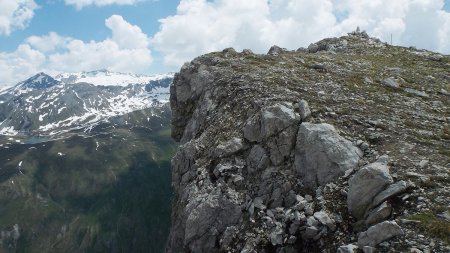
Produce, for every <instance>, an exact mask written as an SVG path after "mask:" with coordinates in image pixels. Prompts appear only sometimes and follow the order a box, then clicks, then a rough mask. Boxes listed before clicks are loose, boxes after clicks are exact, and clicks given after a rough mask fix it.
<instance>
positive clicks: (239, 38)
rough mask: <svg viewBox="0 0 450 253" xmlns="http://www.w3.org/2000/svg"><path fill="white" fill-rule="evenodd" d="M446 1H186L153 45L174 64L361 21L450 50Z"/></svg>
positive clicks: (294, 41)
mask: <svg viewBox="0 0 450 253" xmlns="http://www.w3.org/2000/svg"><path fill="white" fill-rule="evenodd" d="M443 6H444V2H443V0H316V1H310V0H270V1H267V0H245V1H242V0H209V1H208V0H181V2H180V4H179V5H178V8H177V13H176V14H175V15H173V16H169V17H166V18H164V19H161V20H160V23H161V25H160V30H159V32H157V33H156V34H155V35H154V36H153V38H152V45H153V46H154V47H155V49H157V50H158V51H160V52H161V53H162V54H163V56H164V63H165V64H166V65H168V66H173V67H179V66H181V64H182V63H183V62H185V61H188V60H191V59H192V58H193V57H195V56H197V55H200V54H203V53H206V52H209V51H217V50H221V49H223V48H225V47H230V46H232V47H235V48H236V49H239V50H240V49H243V48H250V49H253V50H254V51H256V52H259V53H262V52H266V51H267V50H268V49H269V47H270V46H271V45H274V44H276V45H279V46H282V47H287V48H289V49H296V48H298V47H300V46H308V44H309V43H312V42H315V41H317V40H319V39H322V38H324V37H331V36H340V35H343V34H346V33H347V32H350V31H353V30H354V29H355V28H356V27H357V26H360V27H361V28H362V29H365V30H366V31H367V32H368V33H369V35H371V36H375V37H379V38H380V39H382V40H384V41H390V35H391V34H392V35H393V42H394V44H397V45H403V46H417V47H418V48H426V49H430V50H439V51H441V52H444V53H449V52H450V14H449V13H448V12H445V11H444V10H443Z"/></svg>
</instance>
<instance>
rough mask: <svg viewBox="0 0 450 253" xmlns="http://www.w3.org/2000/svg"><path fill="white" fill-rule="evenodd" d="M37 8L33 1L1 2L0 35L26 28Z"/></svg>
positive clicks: (15, 0) (8, 0)
mask: <svg viewBox="0 0 450 253" xmlns="http://www.w3.org/2000/svg"><path fill="white" fill-rule="evenodd" d="M37 7H38V6H37V4H36V3H35V2H34V0H1V1H0V35H9V34H10V33H11V32H12V31H14V30H17V29H24V28H25V27H27V26H28V24H29V22H30V20H31V19H32V18H33V16H34V10H35V9H36V8H37Z"/></svg>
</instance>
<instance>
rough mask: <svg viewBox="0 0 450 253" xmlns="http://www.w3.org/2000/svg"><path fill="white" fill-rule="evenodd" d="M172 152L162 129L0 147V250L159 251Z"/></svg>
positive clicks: (165, 229) (164, 234)
mask: <svg viewBox="0 0 450 253" xmlns="http://www.w3.org/2000/svg"><path fill="white" fill-rule="evenodd" d="M97 143H98V146H97ZM174 150H175V143H174V142H173V141H172V140H171V139H170V138H169V137H168V134H167V130H165V129H164V128H160V129H158V130H157V131H153V130H149V129H146V128H135V129H132V130H129V129H125V128H121V129H115V130H114V131H112V132H111V133H109V134H102V135H97V136H94V137H87V138H84V137H79V136H75V137H71V138H69V139H65V140H56V141H51V142H46V143H40V144H34V145H28V144H11V145H9V148H8V149H2V150H1V152H0V168H1V169H0V203H1V204H0V231H11V230H12V228H13V226H14V225H15V224H19V227H20V233H21V236H20V238H19V240H18V241H15V240H13V239H5V240H3V243H2V244H0V252H3V251H6V252H105V251H108V252H149V251H150V252H162V250H163V249H164V246H165V239H166V237H167V234H168V232H169V231H168V229H169V222H170V196H171V188H170V160H169V159H170V157H171V156H172V154H173V153H174ZM58 153H59V154H58ZM61 154H63V155H61ZM21 161H22V166H21V168H20V171H19V169H18V164H19V163H20V162H21ZM22 173H23V174H22ZM0 243H1V241H0Z"/></svg>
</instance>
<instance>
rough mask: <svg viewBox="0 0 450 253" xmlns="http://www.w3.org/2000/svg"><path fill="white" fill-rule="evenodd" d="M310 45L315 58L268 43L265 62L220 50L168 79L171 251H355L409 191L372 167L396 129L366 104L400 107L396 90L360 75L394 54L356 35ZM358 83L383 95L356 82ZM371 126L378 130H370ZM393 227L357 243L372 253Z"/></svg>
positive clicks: (247, 54)
mask: <svg viewBox="0 0 450 253" xmlns="http://www.w3.org/2000/svg"><path fill="white" fill-rule="evenodd" d="M317 45H318V46H317V48H316V49H317V50H309V51H310V52H309V51H307V50H299V51H297V52H289V51H286V50H283V49H280V48H277V47H273V48H272V49H271V51H270V53H269V54H268V55H255V54H253V53H251V52H250V51H245V52H243V53H237V52H236V51H235V50H233V49H225V50H224V51H222V52H217V53H210V54H208V55H204V56H201V57H198V58H196V59H194V60H193V61H192V62H190V63H186V64H185V65H184V66H183V67H182V69H181V70H180V72H179V73H177V74H176V75H175V78H174V82H173V85H172V86H171V97H170V103H171V108H172V116H173V118H172V137H173V138H174V139H175V140H177V141H178V142H180V146H179V149H178V152H177V154H176V155H175V157H174V158H173V160H172V185H173V187H174V190H175V196H174V202H173V210H172V227H171V234H170V237H169V241H168V246H167V252H297V251H299V252H306V251H307V252H322V251H323V250H327V251H329V252H336V251H337V249H338V248H339V247H340V246H342V248H346V247H347V248H352V249H353V248H355V247H356V248H357V246H356V245H357V244H358V242H357V241H356V238H358V236H357V232H359V231H363V230H367V229H368V228H369V226H372V227H373V226H376V225H378V224H380V223H381V222H383V221H384V220H386V219H390V218H391V216H390V215H391V213H393V212H392V209H393V208H394V207H392V206H391V204H390V199H392V198H394V197H395V196H397V195H399V194H401V193H403V192H404V191H406V189H407V188H408V187H407V186H406V185H405V184H404V182H403V183H393V182H394V179H393V178H392V176H391V175H390V172H389V170H388V169H387V158H386V157H385V158H386V160H384V161H385V162H386V163H383V164H382V165H379V166H378V165H377V164H376V163H373V162H375V161H376V158H378V157H379V153H378V152H384V151H389V150H390V149H391V148H393V147H392V146H390V147H387V146H384V143H385V142H384V139H385V138H386V137H387V136H390V135H393V134H394V132H391V131H392V130H393V128H391V126H390V125H389V126H388V127H386V126H384V125H383V124H382V123H380V122H387V120H388V119H392V118H395V117H393V111H390V112H388V113H386V112H384V111H381V108H377V107H376V106H378V105H380V104H376V105H371V106H367V105H366V104H365V103H372V102H366V100H367V96H368V91H371V92H374V95H373V96H374V97H373V98H372V99H375V97H376V98H379V99H381V98H382V99H383V101H384V102H385V103H390V102H392V105H394V104H398V103H399V102H398V101H394V100H396V99H397V96H399V95H398V94H392V93H393V92H399V90H398V89H397V90H395V89H391V88H389V87H385V86H384V85H383V84H382V80H384V79H385V78H384V76H380V78H379V79H376V78H375V77H373V76H366V75H365V73H366V72H364V71H367V70H366V69H367V68H368V67H367V66H375V60H368V59H366V58H365V57H367V58H370V57H379V58H382V57H383V54H384V53H383V52H385V53H386V54H388V52H389V53H392V54H394V53H397V51H395V50H397V48H393V47H387V46H386V45H385V44H383V43H381V42H379V40H376V39H371V38H369V37H368V36H366V35H364V36H363V35H361V34H360V33H356V34H351V35H350V36H346V37H342V38H335V39H331V40H324V41H322V42H320V43H318V44H317ZM311 48H313V46H312V47H311ZM389 50H394V51H393V52H391V51H389ZM410 54H413V53H412V52H410ZM391 57H392V56H389V57H387V58H388V59H391ZM379 58H377V60H379ZM352 60H355V61H357V62H358V63H355V64H353V65H350V63H349V62H351V61H352ZM317 64H319V65H321V66H324V68H321V69H318V68H315V67H314V66H315V65H317ZM376 68H380V66H379V65H378V63H377V64H376ZM356 71H358V72H357V73H359V74H360V75H361V76H358V77H357V78H356V77H355V75H353V73H354V72H356ZM374 71H375V72H376V70H370V71H367V75H369V74H372V73H374ZM361 73H363V74H361ZM380 73H381V72H380ZM382 73H384V72H382ZM383 75H384V74H383ZM355 78H356V79H357V81H355ZM364 80H370V82H372V84H367V85H373V86H375V87H376V89H379V91H375V90H374V87H366V88H365V89H366V90H358V89H357V88H355V87H354V86H352V85H360V82H364ZM372 80H377V82H378V83H377V84H373V81H372ZM350 82H355V84H353V83H351V85H350V84H349V83H350ZM402 85H405V84H402ZM358 87H359V86H358ZM410 94H411V93H409V95H407V96H406V97H408V96H410ZM380 97H381V98H380ZM386 97H388V98H386ZM422 98H423V97H421V98H420V99H422ZM369 99H370V98H369ZM390 99H392V100H393V101H390ZM402 99H404V98H402ZM387 107H388V108H392V106H387ZM409 109H411V108H410V107H409V106H408V107H406V106H405V107H402V110H409ZM375 115H376V116H377V117H378V118H380V121H375V119H376V118H377V117H375ZM366 121H369V122H371V123H363V122H366ZM325 122H326V123H325ZM392 122H393V121H392ZM397 123H398V122H397ZM385 124H391V123H385ZM392 124H396V123H392ZM366 125H367V126H366ZM372 126H375V128H377V129H375V128H374V129H373V130H368V129H366V128H369V127H372ZM403 135H407V133H403V132H402V133H400V134H398V135H397V136H403ZM360 139H363V140H360ZM377 145H378V146H377ZM358 146H359V147H361V148H359V147H358ZM393 146H395V145H393ZM375 148H377V149H378V150H379V151H376V150H375ZM362 150H363V151H362ZM391 155H392V156H391ZM391 155H390V158H391V159H397V158H398V156H397V154H396V152H391ZM369 163H373V164H370V165H368V164H369ZM377 166H378V167H380V166H381V167H383V166H385V167H383V168H381V169H380V171H381V172H383V173H384V174H383V173H382V174H383V175H384V177H383V178H386V180H381V181H380V182H378V181H376V182H375V181H373V182H372V180H371V179H370V174H371V173H372V174H373V173H375V174H376V172H377V170H375V169H376V167H377ZM366 167H367V168H369V169H367V168H366ZM374 168H375V169H374ZM365 170H368V171H367V172H364V171H365ZM374 170H375V171H374ZM383 175H381V176H383ZM397 176H398V175H397ZM349 178H352V179H351V180H350V188H349V182H348V180H349ZM374 178H376V176H374ZM365 185H368V186H370V187H371V188H370V189H365ZM372 186H373V187H372ZM366 191H367V193H365V192H366ZM347 195H348V198H347ZM347 203H348V204H347ZM351 215H353V216H354V217H355V218H357V219H358V220H359V221H360V222H359V223H358V226H355V227H353V223H354V221H355V220H354V219H353V218H351ZM366 219H367V220H366ZM389 224H390V223H389ZM379 227H380V226H378V227H376V228H379ZM381 227H382V226H381ZM398 228H399V229H397V228H396V232H395V233H392V234H391V235H390V236H387V237H376V236H375V235H373V233H374V232H373V231H378V230H377V229H375V230H374V229H373V228H372V229H371V230H370V231H369V230H368V231H369V232H367V231H366V234H367V235H369V234H370V236H369V238H371V239H370V240H369V241H370V242H368V243H366V242H364V243H360V244H359V245H360V246H361V247H363V246H367V245H370V246H371V247H372V246H374V247H376V246H377V245H378V244H379V243H381V242H382V241H385V240H392V237H394V238H395V236H396V235H402V234H403V233H400V231H402V229H403V228H401V227H398ZM347 235H353V237H350V236H347ZM351 238H354V239H353V241H352V240H351ZM373 238H375V239H373ZM362 240H363V239H362ZM364 240H366V239H364ZM401 243H402V242H399V243H398V245H402V244H401ZM375 244H376V245H375ZM343 245H347V246H343ZM349 245H351V246H349ZM399 247H401V246H399ZM361 249H362V248H361Z"/></svg>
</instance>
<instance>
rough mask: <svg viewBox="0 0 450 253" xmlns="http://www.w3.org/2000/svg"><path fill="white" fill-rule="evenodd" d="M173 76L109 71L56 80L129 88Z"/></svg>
mask: <svg viewBox="0 0 450 253" xmlns="http://www.w3.org/2000/svg"><path fill="white" fill-rule="evenodd" d="M172 77H173V74H164V75H154V76H145V75H137V74H128V73H117V72H110V71H108V70H105V69H103V70H96V71H90V72H76V73H62V74H59V75H57V76H55V80H58V81H60V82H63V83H66V84H73V83H90V84H93V85H101V86H109V85H114V86H127V85H129V84H148V83H150V82H152V81H158V80H168V79H170V78H172Z"/></svg>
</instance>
